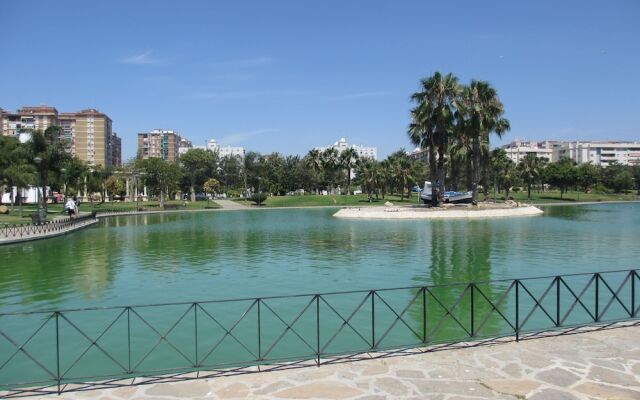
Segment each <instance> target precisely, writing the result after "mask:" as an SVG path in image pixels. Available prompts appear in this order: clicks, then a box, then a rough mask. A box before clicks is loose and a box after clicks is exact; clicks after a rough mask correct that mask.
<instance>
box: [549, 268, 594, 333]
mask: <svg viewBox="0 0 640 400" xmlns="http://www.w3.org/2000/svg"><path fill="white" fill-rule="evenodd" d="M597 276H598V275H593V277H592V278H591V279H590V280H589V282H587V284H586V285H585V287H584V288H583V289H582V290H581V291H580V294H579V295H576V294H575V292H574V291H573V289H571V287H569V285H567V283H566V282H565V281H564V279H562V277H558V279H559V281H560V283H562V284H563V285H564V287H566V288H567V290H569V293H571V295H572V296H573V297H574V298H575V300H574V301H573V303H572V304H571V307H569V309H568V310H567V312H566V313H565V314H564V316H563V317H562V319H560V325H562V324H564V322H565V321H566V320H567V318H569V315H570V314H571V312H572V311H573V309H574V308H575V306H576V305H578V304H580V306H581V307H582V308H583V309H584V310H585V311H586V312H587V314H589V316H590V317H591V318H592V319H593V320H594V321H596V320H597V318H596V316H595V315H594V314H593V313H592V312H591V311H589V308H588V307H587V306H585V305H584V303H583V302H582V296H584V294H585V293H586V292H587V290H588V289H589V287H591V284H592V283H593V282H595V281H596V279H597Z"/></svg>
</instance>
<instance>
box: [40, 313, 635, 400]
mask: <svg viewBox="0 0 640 400" xmlns="http://www.w3.org/2000/svg"><path fill="white" fill-rule="evenodd" d="M639 337H640V326H638V325H634V326H627V327H620V328H614V329H607V330H598V331H593V332H588V333H580V334H574V335H564V336H556V337H544V338H538V339H533V340H523V341H520V342H519V343H516V342H508V343H502V344H495V345H487V346H480V347H467V348H461V349H455V350H443V351H438V352H429V353H423V354H418V355H411V356H403V357H390V358H379V359H370V360H366V361H357V362H351V363H342V364H332V365H323V366H321V367H307V368H300V369H290V370H281V371H277V372H264V373H257V374H248V375H235V376H228V377H219V378H215V379H201V380H192V381H187V382H179V383H163V384H153V385H142V386H128V387H121V388H114V389H104V390H92V391H87V392H70V393H63V394H62V395H61V396H59V397H58V396H49V397H45V398H49V399H53V398H56V399H60V400H63V399H66V400H70V399H73V400H76V399H98V400H122V399H157V400H173V399H202V400H204V399H244V398H249V399H270V400H282V399H357V400H375V399H433V400H436V399H438V400H474V399H476V400H477V399H532V400H561V399H579V400H592V399H618V400H621V399H640V341H639V340H638V338H639Z"/></svg>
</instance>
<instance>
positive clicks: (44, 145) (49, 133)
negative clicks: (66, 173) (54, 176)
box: [28, 126, 70, 212]
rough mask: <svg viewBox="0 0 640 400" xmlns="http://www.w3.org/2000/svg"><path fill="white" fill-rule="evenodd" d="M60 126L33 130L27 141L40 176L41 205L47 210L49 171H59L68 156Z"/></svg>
mask: <svg viewBox="0 0 640 400" xmlns="http://www.w3.org/2000/svg"><path fill="white" fill-rule="evenodd" d="M61 132H62V128H60V127H59V126H50V127H49V128H47V129H46V130H45V131H44V132H42V131H34V132H32V134H31V140H30V141H29V142H28V143H29V147H30V152H31V155H32V156H33V162H34V166H35V168H36V169H37V171H38V174H39V176H40V184H41V187H42V196H41V198H40V201H41V203H42V204H41V206H42V208H43V209H44V210H45V212H46V210H47V195H46V194H47V187H48V186H49V173H50V172H60V168H62V166H63V165H64V164H65V162H66V161H67V160H68V159H69V158H70V156H69V154H68V153H67V152H66V145H67V143H66V141H64V140H62V139H61Z"/></svg>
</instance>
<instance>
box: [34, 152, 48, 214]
mask: <svg viewBox="0 0 640 400" xmlns="http://www.w3.org/2000/svg"><path fill="white" fill-rule="evenodd" d="M33 162H34V163H36V165H37V167H36V169H37V170H38V186H37V187H36V204H37V205H38V209H37V212H38V223H40V222H43V221H45V220H46V215H44V216H43V214H44V213H43V211H44V210H43V209H42V208H41V204H40V185H41V180H42V176H41V171H40V163H42V158H40V157H34V158H33ZM44 195H45V194H44V193H42V196H43V197H44Z"/></svg>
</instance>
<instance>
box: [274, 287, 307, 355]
mask: <svg viewBox="0 0 640 400" xmlns="http://www.w3.org/2000/svg"><path fill="white" fill-rule="evenodd" d="M314 300H315V297H312V298H311V300H309V302H308V303H307V305H306V306H305V307H304V308H303V309H302V311H300V313H299V314H298V315H297V316H296V318H295V319H294V320H293V322H291V324H287V323H286V322H285V321H284V320H283V319H282V318H281V317H280V315H278V313H277V312H275V311H274V310H273V308H271V307H270V306H269V305H268V304H267V303H266V302H265V301H263V302H262V304H263V305H264V306H265V307H267V308H268V309H269V310H270V311H271V312H272V313H273V315H275V316H276V317H277V318H278V319H279V320H280V321H281V322H282V323H283V324H284V325H285V326H286V328H285V329H284V331H283V332H282V333H281V334H280V336H278V338H277V339H276V340H275V341H274V342H273V344H272V345H271V347H269V348H268V349H267V351H266V352H265V353H264V354H263V355H262V358H266V357H267V356H268V355H269V353H270V352H271V350H273V348H274V347H275V346H276V345H277V344H278V342H279V341H280V340H281V339H282V338H283V337H284V335H286V334H287V332H288V331H291V332H293V333H294V334H295V335H296V336H297V337H298V338H299V339H300V340H302V341H303V342H304V344H306V345H307V347H308V348H309V349H311V351H312V352H313V353H314V354H315V352H316V349H315V348H313V346H311V345H310V344H309V343H307V341H306V340H304V338H303V337H302V336H300V335H299V334H298V332H297V331H296V330H295V329H293V325H295V324H296V322H298V320H299V319H300V318H301V317H302V316H303V315H304V313H305V312H306V311H307V310H308V309H309V307H311V305H312V304H313V302H314Z"/></svg>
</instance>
